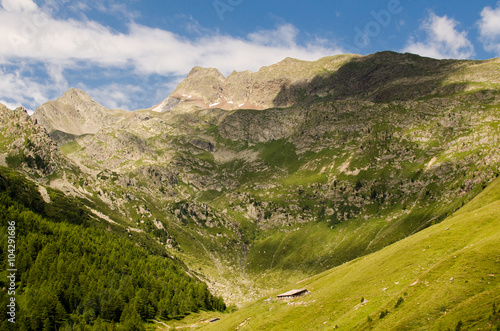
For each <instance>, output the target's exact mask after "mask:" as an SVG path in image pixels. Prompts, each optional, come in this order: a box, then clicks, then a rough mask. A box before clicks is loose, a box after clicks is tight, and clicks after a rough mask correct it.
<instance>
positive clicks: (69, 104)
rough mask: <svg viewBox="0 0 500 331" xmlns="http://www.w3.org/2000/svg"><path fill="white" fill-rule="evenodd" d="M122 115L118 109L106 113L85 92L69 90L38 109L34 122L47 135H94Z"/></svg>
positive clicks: (105, 110) (122, 112)
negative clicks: (61, 133)
mask: <svg viewBox="0 0 500 331" xmlns="http://www.w3.org/2000/svg"><path fill="white" fill-rule="evenodd" d="M125 114H126V112H125V111H121V110H114V111H112V110H108V109H106V108H105V107H103V106H102V105H100V104H99V103H98V102H96V101H94V99H92V98H91V97H90V95H88V94H87V93H86V92H84V91H82V90H79V89H75V88H71V89H69V90H68V91H67V92H66V93H64V94H63V95H62V96H61V97H60V98H59V99H57V100H55V101H49V102H47V103H45V104H43V105H42V106H40V107H38V108H37V109H36V110H35V113H34V114H33V119H35V120H37V122H38V123H39V124H41V125H42V126H44V127H45V128H47V130H48V131H49V133H53V132H55V131H61V132H65V133H69V134H73V135H82V134H87V133H96V132H97V131H99V130H100V129H102V128H103V127H105V126H108V125H111V124H113V123H115V122H116V121H117V120H118V119H119V118H120V117H122V116H123V115H125Z"/></svg>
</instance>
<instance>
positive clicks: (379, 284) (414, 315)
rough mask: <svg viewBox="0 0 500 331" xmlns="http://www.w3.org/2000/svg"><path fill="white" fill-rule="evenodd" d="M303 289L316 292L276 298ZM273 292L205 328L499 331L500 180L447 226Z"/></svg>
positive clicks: (452, 217)
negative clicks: (287, 297)
mask: <svg viewBox="0 0 500 331" xmlns="http://www.w3.org/2000/svg"><path fill="white" fill-rule="evenodd" d="M302 287H306V288H307V289H308V290H309V291H311V294H309V295H307V296H304V297H301V298H297V299H295V300H294V301H292V302H290V303H287V302H282V301H277V300H274V298H275V297H276V294H279V293H280V292H284V291H287V290H290V289H292V288H302ZM272 297H273V300H264V299H262V300H259V301H257V302H255V303H253V304H251V305H249V306H247V307H245V308H242V309H241V310H239V311H237V312H235V313H233V314H231V315H221V316H220V317H221V321H220V322H217V323H215V324H213V325H207V326H206V329H208V330H211V329H217V330H234V329H235V328H236V327H238V326H239V325H240V324H242V323H243V322H244V321H246V322H245V323H243V325H241V326H240V327H239V329H240V330H331V329H334V328H336V327H338V328H339V329H343V330H364V329H374V330H446V329H450V330H455V329H459V328H460V327H461V329H462V330H464V329H480V330H497V329H498V328H499V327H500V310H499V308H500V180H496V181H495V182H493V183H492V184H491V185H490V186H489V187H487V188H486V189H485V190H484V192H482V193H481V194H480V195H478V196H477V197H476V198H475V199H474V200H473V201H471V202H470V203H469V204H467V205H466V206H464V208H462V209H461V210H459V211H458V212H456V213H455V214H453V215H452V216H450V217H449V218H447V219H446V220H445V221H443V222H442V223H440V224H437V225H434V226H432V227H429V228H427V229H425V230H423V231H421V232H419V233H417V234H415V235H413V236H411V237H408V238H406V239H404V240H401V241H399V242H397V243H395V244H393V245H390V246H388V247H386V248H384V249H382V250H381V251H379V252H376V253H373V254H371V255H368V256H365V257H362V258H358V259H356V260H354V261H351V262H349V263H345V264H343V265H341V266H339V267H336V268H334V269H332V270H329V271H327V272H324V273H322V274H319V275H317V276H315V277H312V278H309V279H306V280H304V281H301V282H299V283H297V284H294V285H292V286H289V287H287V288H283V289H281V290H280V291H276V292H275V293H274V294H273V296H272ZM362 300H363V303H361V302H362ZM398 301H399V304H398ZM384 315H385V316H384Z"/></svg>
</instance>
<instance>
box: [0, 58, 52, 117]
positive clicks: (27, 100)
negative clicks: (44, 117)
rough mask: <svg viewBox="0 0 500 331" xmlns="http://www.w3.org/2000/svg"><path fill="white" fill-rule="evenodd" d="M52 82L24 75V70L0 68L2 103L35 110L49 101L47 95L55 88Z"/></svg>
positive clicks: (0, 95)
mask: <svg viewBox="0 0 500 331" xmlns="http://www.w3.org/2000/svg"><path fill="white" fill-rule="evenodd" d="M50 83H51V82H49V81H46V82H43V83H40V82H36V81H35V80H33V79H31V78H30V77H27V76H26V75H23V73H22V70H16V71H13V72H6V71H4V70H3V69H2V68H0V98H1V99H2V100H3V101H2V102H1V103H3V104H4V105H6V106H8V107H9V108H11V109H13V108H16V107H19V106H23V107H26V108H27V109H29V110H30V111H33V110H34V109H35V108H36V107H37V106H39V105H41V104H42V103H44V102H46V101H48V98H47V96H48V95H50V94H51V92H52V91H53V88H52V86H51V84H50Z"/></svg>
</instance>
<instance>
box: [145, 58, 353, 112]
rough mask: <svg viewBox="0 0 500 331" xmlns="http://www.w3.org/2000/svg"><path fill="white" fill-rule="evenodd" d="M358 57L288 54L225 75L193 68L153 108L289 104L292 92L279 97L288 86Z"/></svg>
mask: <svg viewBox="0 0 500 331" xmlns="http://www.w3.org/2000/svg"><path fill="white" fill-rule="evenodd" d="M357 57H359V56H358V55H352V54H344V55H338V56H331V57H326V58H323V59H320V60H318V61H302V60H297V59H294V58H290V57H288V58H285V59H284V60H282V61H281V62H278V63H276V64H273V65H270V66H267V67H262V68H261V69H260V70H259V71H257V72H251V71H242V72H238V71H233V72H232V73H231V74H230V75H229V76H227V77H224V76H223V75H222V74H221V73H220V72H219V71H218V70H217V69H213V68H202V67H194V68H193V69H192V70H191V71H190V73H189V74H188V75H187V77H186V79H185V80H184V81H182V82H181V83H179V85H178V86H177V88H176V89H175V90H174V92H173V93H172V94H171V95H170V96H169V97H168V98H167V99H165V100H164V101H163V102H162V103H161V104H159V105H157V106H156V107H154V108H153V110H155V111H168V110H171V109H173V108H175V107H177V106H178V105H180V106H181V107H182V106H183V105H191V106H196V107H199V108H204V109H207V108H220V109H225V110H233V109H240V108H244V109H266V108H273V107H282V106H289V105H291V104H293V103H294V102H295V101H296V99H297V96H296V95H295V94H296V93H295V92H293V93H290V95H287V96H286V97H283V96H282V92H283V91H284V90H286V89H287V88H288V87H289V86H293V85H294V84H298V83H308V82H311V81H312V80H314V79H316V78H317V76H318V75H329V74H331V73H333V72H335V71H336V70H338V69H339V68H340V67H341V65H342V64H344V63H346V62H347V61H349V60H351V59H354V58H357Z"/></svg>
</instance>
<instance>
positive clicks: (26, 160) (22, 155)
mask: <svg viewBox="0 0 500 331" xmlns="http://www.w3.org/2000/svg"><path fill="white" fill-rule="evenodd" d="M0 128H1V132H0V135H1V137H2V138H3V144H2V146H0V152H3V153H4V155H5V162H6V165H8V166H10V167H12V168H16V169H19V170H23V171H25V172H27V173H30V174H36V175H38V176H47V175H50V174H52V173H53V172H55V171H56V170H57V167H58V165H61V163H62V160H61V158H60V155H59V150H58V147H57V144H56V143H55V142H54V141H53V140H52V139H51V138H50V137H49V135H48V133H47V131H46V130H45V128H44V127H42V126H40V125H39V124H37V123H36V120H34V119H33V118H31V117H30V116H29V115H28V112H27V111H26V109H24V108H22V107H19V108H17V109H15V110H10V109H8V108H7V107H5V106H3V105H0Z"/></svg>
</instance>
